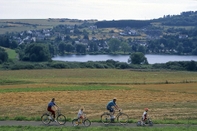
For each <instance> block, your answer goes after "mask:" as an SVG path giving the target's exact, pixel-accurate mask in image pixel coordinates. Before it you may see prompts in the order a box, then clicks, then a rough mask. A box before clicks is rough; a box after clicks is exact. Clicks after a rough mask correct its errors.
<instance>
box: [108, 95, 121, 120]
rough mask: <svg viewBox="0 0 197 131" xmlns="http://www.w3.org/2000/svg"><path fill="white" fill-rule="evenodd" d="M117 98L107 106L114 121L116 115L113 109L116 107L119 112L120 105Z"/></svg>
mask: <svg viewBox="0 0 197 131" xmlns="http://www.w3.org/2000/svg"><path fill="white" fill-rule="evenodd" d="M116 100H117V99H116V97H114V98H113V100H112V101H109V102H108V104H107V110H109V112H110V113H111V115H112V120H113V119H114V118H115V116H114V114H115V110H114V109H113V108H112V107H115V108H116V109H117V110H119V107H118V105H116Z"/></svg>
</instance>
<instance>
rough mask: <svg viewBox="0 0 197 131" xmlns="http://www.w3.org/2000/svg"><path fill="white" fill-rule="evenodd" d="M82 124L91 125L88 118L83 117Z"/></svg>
mask: <svg viewBox="0 0 197 131" xmlns="http://www.w3.org/2000/svg"><path fill="white" fill-rule="evenodd" d="M83 124H84V126H90V125H91V121H90V120H89V119H85V120H84V121H83Z"/></svg>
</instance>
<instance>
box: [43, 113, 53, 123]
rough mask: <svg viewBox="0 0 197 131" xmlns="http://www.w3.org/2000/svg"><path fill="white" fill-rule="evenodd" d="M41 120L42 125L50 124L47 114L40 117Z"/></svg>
mask: <svg viewBox="0 0 197 131" xmlns="http://www.w3.org/2000/svg"><path fill="white" fill-rule="evenodd" d="M41 120H42V123H43V124H45V125H48V124H49V123H50V122H51V120H50V115H49V114H43V115H42V116H41Z"/></svg>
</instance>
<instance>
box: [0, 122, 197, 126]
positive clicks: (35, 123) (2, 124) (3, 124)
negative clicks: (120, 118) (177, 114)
mask: <svg viewBox="0 0 197 131" xmlns="http://www.w3.org/2000/svg"><path fill="white" fill-rule="evenodd" d="M0 126H46V125H44V124H43V123H42V122H41V121H0ZM47 126H61V127H63V126H65V127H66V126H69V127H71V126H73V125H72V123H71V122H66V124H65V125H59V124H58V123H56V122H51V123H50V124H49V125H47ZM79 126H83V125H82V124H81V125H79ZM91 126H93V127H99V126H120V124H118V123H111V124H109V125H104V124H103V123H98V122H92V125H91ZM121 126H123V125H121ZM124 126H126V127H137V126H136V124H135V123H128V124H126V125H124ZM191 126H192V127H197V125H187V124H185V125H184V124H154V125H153V126H152V127H191Z"/></svg>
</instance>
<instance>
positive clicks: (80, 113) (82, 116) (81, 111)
mask: <svg viewBox="0 0 197 131" xmlns="http://www.w3.org/2000/svg"><path fill="white" fill-rule="evenodd" d="M83 111H84V107H81V108H80V109H79V111H78V114H77V118H78V120H79V121H78V122H82V121H83V119H84V112H83Z"/></svg>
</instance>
